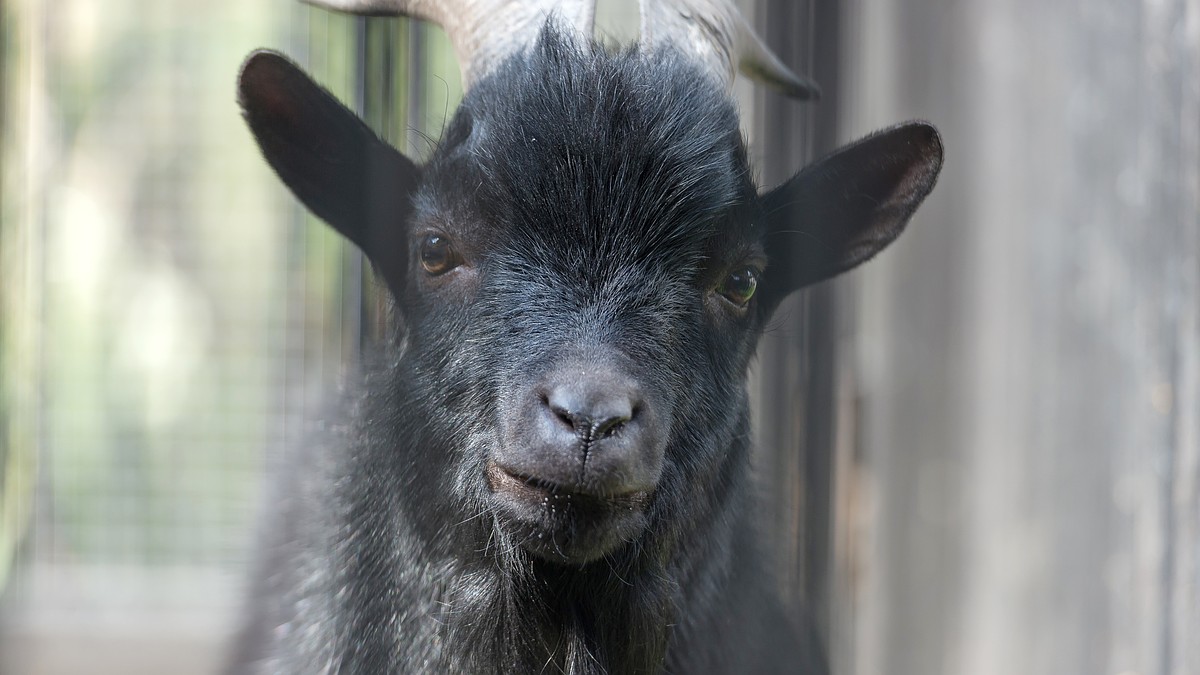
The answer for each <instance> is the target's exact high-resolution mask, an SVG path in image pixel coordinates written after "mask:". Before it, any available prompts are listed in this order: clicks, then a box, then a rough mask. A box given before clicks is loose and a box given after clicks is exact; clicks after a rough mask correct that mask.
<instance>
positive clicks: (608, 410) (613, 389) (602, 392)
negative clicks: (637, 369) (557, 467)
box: [544, 380, 639, 441]
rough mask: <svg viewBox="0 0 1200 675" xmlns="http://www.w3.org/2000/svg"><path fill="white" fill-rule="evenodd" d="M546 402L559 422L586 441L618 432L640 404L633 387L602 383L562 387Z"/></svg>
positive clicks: (546, 398) (575, 383) (585, 382)
mask: <svg viewBox="0 0 1200 675" xmlns="http://www.w3.org/2000/svg"><path fill="white" fill-rule="evenodd" d="M544 400H545V403H546V406H547V407H549V408H550V411H551V412H553V413H554V416H555V417H556V418H557V419H558V420H559V422H561V423H562V424H563V425H565V426H567V427H568V428H570V429H572V430H574V432H575V434H576V435H577V436H579V437H580V438H582V439H584V440H587V441H592V440H599V439H602V438H607V437H609V436H611V435H613V434H614V433H616V432H617V431H619V430H620V429H621V427H623V426H625V425H626V424H627V423H629V422H630V421H631V420H632V419H633V417H634V415H635V414H636V413H637V408H638V404H639V401H638V400H637V392H636V390H634V388H633V387H631V386H629V385H626V384H622V383H613V382H604V381H602V380H601V381H595V380H590V381H589V380H584V381H582V382H574V383H570V384H560V385H558V386H555V387H552V388H551V389H550V391H549V393H547V394H546V395H545V399H544Z"/></svg>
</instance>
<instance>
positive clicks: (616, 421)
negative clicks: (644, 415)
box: [592, 415, 632, 438]
mask: <svg viewBox="0 0 1200 675" xmlns="http://www.w3.org/2000/svg"><path fill="white" fill-rule="evenodd" d="M631 418H632V415H630V416H622V417H610V418H608V419H606V420H604V421H603V422H601V423H599V424H597V425H595V426H594V427H592V438H608V437H609V436H612V435H613V434H615V433H617V432H618V431H620V430H621V428H622V427H624V426H625V425H626V424H627V423H628V422H629V420H630V419H631Z"/></svg>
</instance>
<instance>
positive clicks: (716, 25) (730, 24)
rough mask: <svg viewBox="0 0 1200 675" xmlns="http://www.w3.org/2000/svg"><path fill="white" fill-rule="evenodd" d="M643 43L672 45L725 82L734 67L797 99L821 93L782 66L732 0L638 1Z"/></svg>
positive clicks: (654, 45) (647, 44) (734, 71)
mask: <svg viewBox="0 0 1200 675" xmlns="http://www.w3.org/2000/svg"><path fill="white" fill-rule="evenodd" d="M641 8H642V44H643V45H645V46H649V47H656V46H658V45H660V44H664V43H671V44H674V45H675V46H676V47H677V48H680V49H683V50H684V51H686V52H688V53H690V54H691V55H692V56H693V57H694V58H696V59H697V60H699V61H700V62H702V63H704V64H705V65H706V66H707V68H708V69H709V70H710V71H711V72H712V73H713V74H714V75H715V76H717V77H719V78H721V80H722V81H724V82H726V83H727V84H728V86H730V87H732V86H733V78H734V75H735V74H736V72H737V71H738V70H741V71H742V73H744V74H745V75H748V76H749V77H751V78H753V79H756V80H758V81H760V82H763V83H765V84H769V85H771V86H773V87H775V88H777V89H779V90H780V91H782V92H783V93H784V94H787V95H788V96H791V97H792V98H796V99H800V100H802V101H803V100H808V99H815V98H817V97H819V96H820V95H821V90H820V88H819V87H818V86H817V85H816V83H815V82H812V81H811V80H808V79H806V78H803V77H800V76H799V75H797V74H795V73H793V72H792V71H791V70H789V69H788V67H787V66H785V65H783V62H782V61H780V60H779V58H778V57H776V56H775V55H774V54H772V53H771V50H770V49H768V48H767V46H766V45H765V44H763V41H762V39H761V38H759V37H758V35H757V34H755V32H754V28H752V27H751V26H750V23H749V22H747V21H746V17H744V16H742V13H741V12H739V11H738V8H737V5H735V4H734V3H733V2H732V0H641Z"/></svg>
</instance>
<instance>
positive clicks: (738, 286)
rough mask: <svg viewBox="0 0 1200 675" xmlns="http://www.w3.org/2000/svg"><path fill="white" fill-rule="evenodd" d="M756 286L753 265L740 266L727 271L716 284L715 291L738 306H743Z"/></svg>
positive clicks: (756, 273) (755, 274)
mask: <svg viewBox="0 0 1200 675" xmlns="http://www.w3.org/2000/svg"><path fill="white" fill-rule="evenodd" d="M757 288H758V272H757V271H756V270H755V269H754V268H753V267H742V268H739V269H736V270H734V271H733V272H730V273H729V276H727V277H725V280H724V281H722V282H721V285H720V286H717V292H718V293H720V294H721V295H723V296H725V299H726V300H729V301H730V302H732V303H733V304H735V305H737V306H738V307H745V306H746V303H748V302H750V298H752V297H754V291H755V289H757Z"/></svg>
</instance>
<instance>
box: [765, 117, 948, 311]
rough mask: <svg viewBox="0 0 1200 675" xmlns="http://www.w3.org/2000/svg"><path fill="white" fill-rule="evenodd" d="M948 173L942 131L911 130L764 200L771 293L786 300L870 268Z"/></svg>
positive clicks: (869, 142) (843, 153) (837, 156)
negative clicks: (941, 173) (861, 267)
mask: <svg viewBox="0 0 1200 675" xmlns="http://www.w3.org/2000/svg"><path fill="white" fill-rule="evenodd" d="M941 168H942V139H941V137H940V136H938V132H937V130H936V129H934V128H933V127H932V126H930V125H929V124H926V123H924V122H909V123H907V124H900V125H897V126H894V127H892V128H890V129H885V130H883V131H880V132H878V133H875V134H872V135H871V136H868V137H866V138H864V139H862V140H861V141H858V142H857V143H853V144H851V145H849V146H846V147H844V148H842V149H840V150H838V151H836V152H834V153H833V154H831V155H829V156H827V157H825V158H824V159H821V160H818V161H817V162H816V163H815V164H813V165H812V166H810V167H808V168H807V169H805V170H803V171H801V172H800V173H799V174H798V175H796V176H795V177H794V178H792V179H791V180H789V181H788V182H786V183H784V184H783V185H780V186H779V187H777V188H775V189H774V190H772V191H771V192H769V193H767V194H766V195H764V196H763V198H762V204H763V208H764V209H765V211H766V213H767V230H768V232H767V251H768V252H769V253H768V256H769V257H770V258H771V260H770V261H769V264H768V266H767V270H766V273H765V274H766V276H765V279H764V280H765V281H766V282H767V283H768V290H770V291H772V292H773V293H774V294H775V297H777V298H780V297H782V296H784V295H786V294H788V293H790V292H792V291H794V290H796V289H797V288H801V287H803V286H807V285H809V284H814V283H816V282H818V281H821V280H823V279H828V278H829V277H832V276H834V275H836V274H840V273H841V272H844V271H846V270H848V269H850V268H852V267H855V266H857V265H859V264H861V263H863V262H866V261H867V260H868V259H869V258H871V256H873V255H875V254H876V253H878V252H879V251H880V250H882V249H883V248H884V247H885V246H887V245H888V244H890V243H892V241H893V240H895V238H896V237H898V236H899V235H900V233H901V232H902V231H903V230H904V226H905V225H906V224H908V219H909V218H910V217H911V216H912V214H913V212H914V211H916V210H917V207H918V206H919V205H920V204H921V201H922V200H924V199H925V197H926V195H928V194H929V191H930V190H932V189H933V185H934V183H936V182H937V177H938V172H939V171H941Z"/></svg>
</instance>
